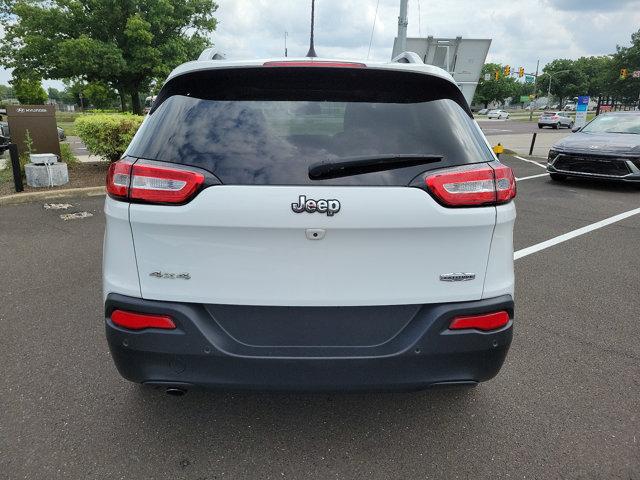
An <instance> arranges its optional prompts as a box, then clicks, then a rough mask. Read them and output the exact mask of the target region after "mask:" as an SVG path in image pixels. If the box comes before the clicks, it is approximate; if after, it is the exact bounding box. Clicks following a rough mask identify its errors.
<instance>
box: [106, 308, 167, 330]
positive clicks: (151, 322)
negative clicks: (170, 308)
mask: <svg viewBox="0 0 640 480" xmlns="http://www.w3.org/2000/svg"><path fill="white" fill-rule="evenodd" d="M111 321H112V322H113V323H114V324H116V325H117V326H119V327H122V328H128V329H129V330H143V329H145V328H161V329H164V330H173V329H175V328H176V324H175V323H173V320H172V319H171V317H168V316H166V315H148V314H146V313H136V312H127V311H125V310H114V311H113V312H112V313H111Z"/></svg>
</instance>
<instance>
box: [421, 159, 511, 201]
mask: <svg viewBox="0 0 640 480" xmlns="http://www.w3.org/2000/svg"><path fill="white" fill-rule="evenodd" d="M424 182H425V185H426V186H427V188H428V189H429V191H430V192H431V193H432V194H433V195H434V196H435V197H436V199H438V200H439V201H440V202H441V203H442V204H443V205H445V206H448V207H473V206H486V205H497V204H500V203H506V202H508V201H510V200H511V199H513V198H514V197H515V196H516V180H515V177H514V176H513V171H512V170H511V169H510V168H509V167H507V166H505V165H502V164H499V163H491V164H489V163H485V164H480V165H465V166H462V167H455V168H450V169H446V170H440V171H437V172H435V173H430V174H427V175H426V177H425V179H424Z"/></svg>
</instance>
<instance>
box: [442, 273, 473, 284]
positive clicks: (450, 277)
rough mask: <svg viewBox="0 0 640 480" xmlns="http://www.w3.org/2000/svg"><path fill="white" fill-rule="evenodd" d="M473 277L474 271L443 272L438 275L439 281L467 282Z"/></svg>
mask: <svg viewBox="0 0 640 480" xmlns="http://www.w3.org/2000/svg"><path fill="white" fill-rule="evenodd" d="M475 278H476V274H475V273H445V274H444V275H440V281H441V282H468V281H470V280H474V279H475Z"/></svg>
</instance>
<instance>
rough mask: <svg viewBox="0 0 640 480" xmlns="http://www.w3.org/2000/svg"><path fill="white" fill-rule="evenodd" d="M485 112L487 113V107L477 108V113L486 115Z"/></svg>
mask: <svg viewBox="0 0 640 480" xmlns="http://www.w3.org/2000/svg"><path fill="white" fill-rule="evenodd" d="M487 113H489V109H488V108H483V109H481V110H478V115H486V114H487Z"/></svg>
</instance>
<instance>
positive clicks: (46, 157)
mask: <svg viewBox="0 0 640 480" xmlns="http://www.w3.org/2000/svg"><path fill="white" fill-rule="evenodd" d="M29 160H30V161H31V163H35V164H36V165H43V164H45V165H51V164H52V163H56V162H57V161H58V156H57V155H55V154H53V153H32V154H31V155H29Z"/></svg>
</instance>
